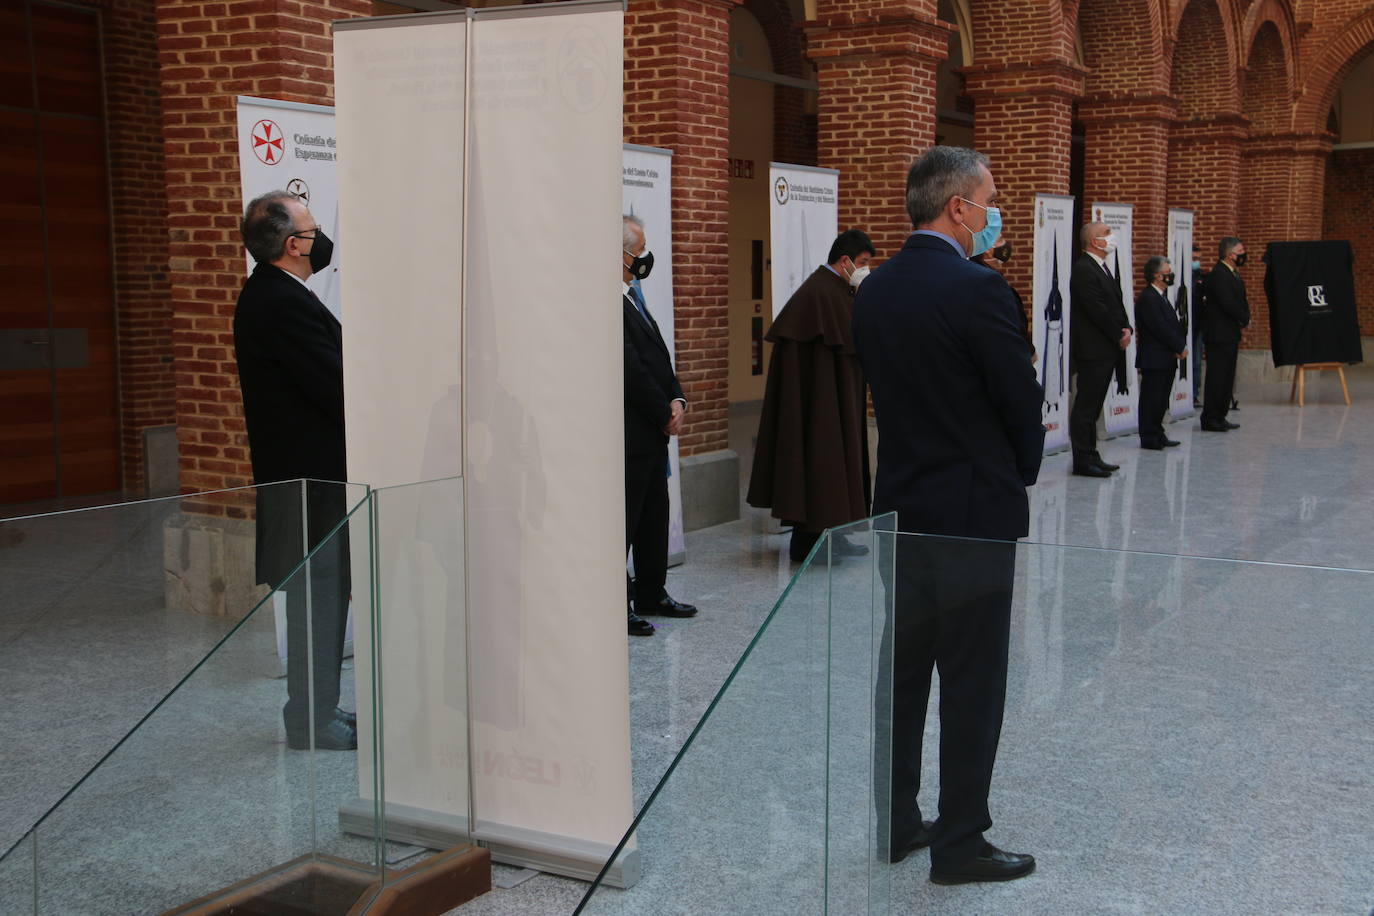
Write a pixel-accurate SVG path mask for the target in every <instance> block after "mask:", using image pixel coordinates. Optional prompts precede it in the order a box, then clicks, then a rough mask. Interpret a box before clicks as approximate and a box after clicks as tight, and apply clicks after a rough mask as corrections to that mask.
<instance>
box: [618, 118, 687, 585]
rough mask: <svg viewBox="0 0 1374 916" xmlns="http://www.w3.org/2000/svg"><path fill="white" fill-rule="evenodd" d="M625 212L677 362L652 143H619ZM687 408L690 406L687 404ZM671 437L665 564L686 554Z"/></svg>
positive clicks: (664, 203) (664, 176)
mask: <svg viewBox="0 0 1374 916" xmlns="http://www.w3.org/2000/svg"><path fill="white" fill-rule="evenodd" d="M622 173H623V179H622V183H623V186H624V207H625V212H626V213H628V214H630V215H632V216H638V217H639V218H640V219H642V220H643V221H644V237H645V240H646V242H647V245H648V248H649V250H650V251H652V252H653V253H654V269H653V272H652V273H651V274H649V276H648V278H647V279H645V280H643V281H642V282H641V284H640V286H641V287H642V288H643V290H644V298H645V303H646V305H647V306H648V308H649V311H650V312H652V313H653V316H654V320H655V321H657V322H658V327H659V330H660V331H662V332H663V342H664V343H666V344H667V345H668V352H669V354H671V355H672V356H673V362H674V363H676V362H677V348H676V346H675V338H676V332H675V331H674V329H673V314H674V305H673V153H672V150H666V149H658V148H657V147H653V146H636V145H634V144H632V143H627V144H625V151H624V162H623V166H622ZM688 406H689V407H690V405H688ZM681 467H682V466H681V463H680V462H679V460H678V443H677V437H676V436H674V437H673V438H672V439H669V440H668V565H670V566H676V565H678V564H679V563H681V562H682V561H683V560H684V559H685V558H686V555H687V543H686V539H685V538H684V537H683V532H682V477H681V475H680V471H681Z"/></svg>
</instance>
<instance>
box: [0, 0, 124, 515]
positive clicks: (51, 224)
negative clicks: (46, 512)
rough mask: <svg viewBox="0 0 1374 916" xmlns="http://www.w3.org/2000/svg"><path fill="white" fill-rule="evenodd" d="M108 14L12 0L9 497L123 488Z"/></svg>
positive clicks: (5, 189) (4, 172)
mask: <svg viewBox="0 0 1374 916" xmlns="http://www.w3.org/2000/svg"><path fill="white" fill-rule="evenodd" d="M113 266H114V265H113V257H112V253H111V220H110V192H109V181H108V166H107V163H106V149H105V120H104V87H103V82H102V77H101V55H100V21H99V18H98V14H97V13H95V12H94V11H87V10H78V9H73V8H70V7H60V6H51V5H47V4H43V3H32V2H23V0H0V276H3V278H4V279H3V281H2V282H0V503H10V502H21V501H27V500H34V499H44V498H51V497H62V496H78V495H83V494H90V493H101V492H107V491H112V490H118V489H119V488H120V479H121V474H120V454H119V411H118V389H117V374H116V355H117V354H116V343H115V322H114V314H115V312H114V293H113V289H114V284H113Z"/></svg>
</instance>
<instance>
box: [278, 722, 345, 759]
mask: <svg viewBox="0 0 1374 916" xmlns="http://www.w3.org/2000/svg"><path fill="white" fill-rule="evenodd" d="M286 746H287V747H289V748H291V750H293V751H304V750H309V749H310V737H309V735H307V734H305V733H304V732H293V731H291V730H289V729H288V730H287V732H286ZM357 749H358V730H357V729H356V728H354V727H353V726H352V725H349V724H348V723H347V722H345V721H344V720H343V719H340V718H337V717H336V718H333V719H330V720H329V721H328V722H326V723H325V724H324V725H321V726H319V727H318V728H316V729H315V750H317V751H353V750H357Z"/></svg>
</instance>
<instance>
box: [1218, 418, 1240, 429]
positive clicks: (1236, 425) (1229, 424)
mask: <svg viewBox="0 0 1374 916" xmlns="http://www.w3.org/2000/svg"><path fill="white" fill-rule="evenodd" d="M1221 422H1223V423H1225V424H1226V428H1227V429H1240V424H1239V423H1232V422H1231V421H1230V420H1222V421H1221Z"/></svg>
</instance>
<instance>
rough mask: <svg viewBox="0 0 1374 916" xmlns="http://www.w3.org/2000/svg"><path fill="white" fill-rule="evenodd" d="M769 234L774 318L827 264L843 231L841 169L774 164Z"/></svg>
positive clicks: (770, 175) (771, 167) (770, 179)
mask: <svg viewBox="0 0 1374 916" xmlns="http://www.w3.org/2000/svg"><path fill="white" fill-rule="evenodd" d="M768 187H769V189H770V190H769V194H770V197H769V226H770V230H769V235H770V244H771V246H772V254H771V256H770V257H771V261H772V269H771V273H772V279H773V317H774V318H776V317H778V313H779V312H781V311H782V308H783V306H785V305H786V304H787V300H788V299H790V298H792V294H793V293H794V292H796V291H797V287H798V286H801V285H802V281H803V280H805V279H806V278H807V277H809V276H811V274H812V273H814V272H815V270H816V268H817V267H820V266H821V265H822V264H824V263H825V256H826V255H828V254H829V253H830V246H831V245H833V244H834V243H835V236H837V235H839V234H840V230H839V224H840V173H839V172H837V171H836V170H834V169H820V168H816V167H814V166H809V165H788V164H787V163H785V162H774V163H770V165H769V167H768Z"/></svg>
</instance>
